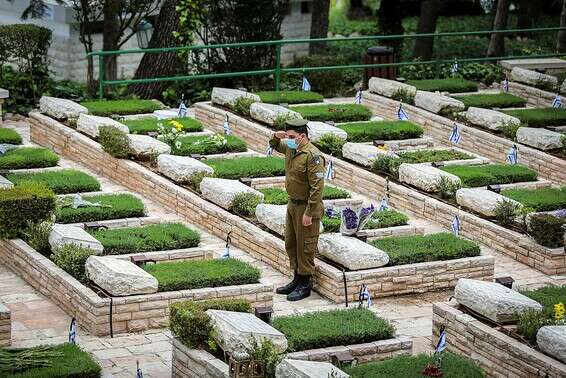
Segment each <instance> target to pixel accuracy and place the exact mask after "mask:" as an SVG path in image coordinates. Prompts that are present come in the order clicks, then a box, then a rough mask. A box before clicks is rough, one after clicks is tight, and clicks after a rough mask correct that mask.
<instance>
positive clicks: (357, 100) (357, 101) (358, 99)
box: [354, 90, 362, 105]
mask: <svg viewBox="0 0 566 378" xmlns="http://www.w3.org/2000/svg"><path fill="white" fill-rule="evenodd" d="M361 103H362V91H361V90H359V91H358V93H356V98H355V99H354V104H358V105H360V104H361Z"/></svg>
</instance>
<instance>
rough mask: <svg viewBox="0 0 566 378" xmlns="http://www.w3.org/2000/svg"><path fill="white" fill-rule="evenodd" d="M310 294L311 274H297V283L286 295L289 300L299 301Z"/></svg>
mask: <svg viewBox="0 0 566 378" xmlns="http://www.w3.org/2000/svg"><path fill="white" fill-rule="evenodd" d="M310 295H311V276H301V275H299V284H298V285H297V288H296V289H295V290H293V292H292V293H291V294H289V295H287V300H288V301H290V302H294V301H300V300H301V299H304V298H307V297H310Z"/></svg>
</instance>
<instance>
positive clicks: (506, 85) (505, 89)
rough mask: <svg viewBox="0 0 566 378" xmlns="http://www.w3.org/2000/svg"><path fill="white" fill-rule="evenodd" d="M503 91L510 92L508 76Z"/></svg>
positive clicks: (504, 81)
mask: <svg viewBox="0 0 566 378" xmlns="http://www.w3.org/2000/svg"><path fill="white" fill-rule="evenodd" d="M503 90H504V91H505V92H509V79H508V78H507V76H505V80H503Z"/></svg>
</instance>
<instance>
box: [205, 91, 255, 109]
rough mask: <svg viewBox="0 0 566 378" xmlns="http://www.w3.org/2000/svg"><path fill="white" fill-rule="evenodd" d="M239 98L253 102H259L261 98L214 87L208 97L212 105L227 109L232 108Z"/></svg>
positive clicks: (251, 94)
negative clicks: (245, 98) (246, 98)
mask: <svg viewBox="0 0 566 378" xmlns="http://www.w3.org/2000/svg"><path fill="white" fill-rule="evenodd" d="M240 97H248V98H250V99H252V100H253V101H255V102H261V98H260V97H259V96H258V95H256V94H253V93H249V92H244V91H241V90H238V89H231V88H220V87H214V88H212V93H211V95H210V99H211V101H212V103H213V104H217V105H223V106H227V107H229V108H232V107H234V105H235V103H236V100H237V99H238V98H240Z"/></svg>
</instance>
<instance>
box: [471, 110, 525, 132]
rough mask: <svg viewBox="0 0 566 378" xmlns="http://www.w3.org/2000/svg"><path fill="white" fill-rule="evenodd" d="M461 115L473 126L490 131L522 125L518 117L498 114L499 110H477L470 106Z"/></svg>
mask: <svg viewBox="0 0 566 378" xmlns="http://www.w3.org/2000/svg"><path fill="white" fill-rule="evenodd" d="M460 115H462V116H464V118H465V119H466V120H467V121H468V122H470V123H471V124H474V125H477V126H481V127H484V128H486V129H489V130H501V129H503V128H504V127H506V126H520V125H521V121H520V120H519V119H518V118H516V117H512V116H510V115H508V114H505V113H502V112H498V111H497V110H491V109H484V108H475V107H473V106H470V107H469V108H468V110H466V111H465V112H461V113H460Z"/></svg>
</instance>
